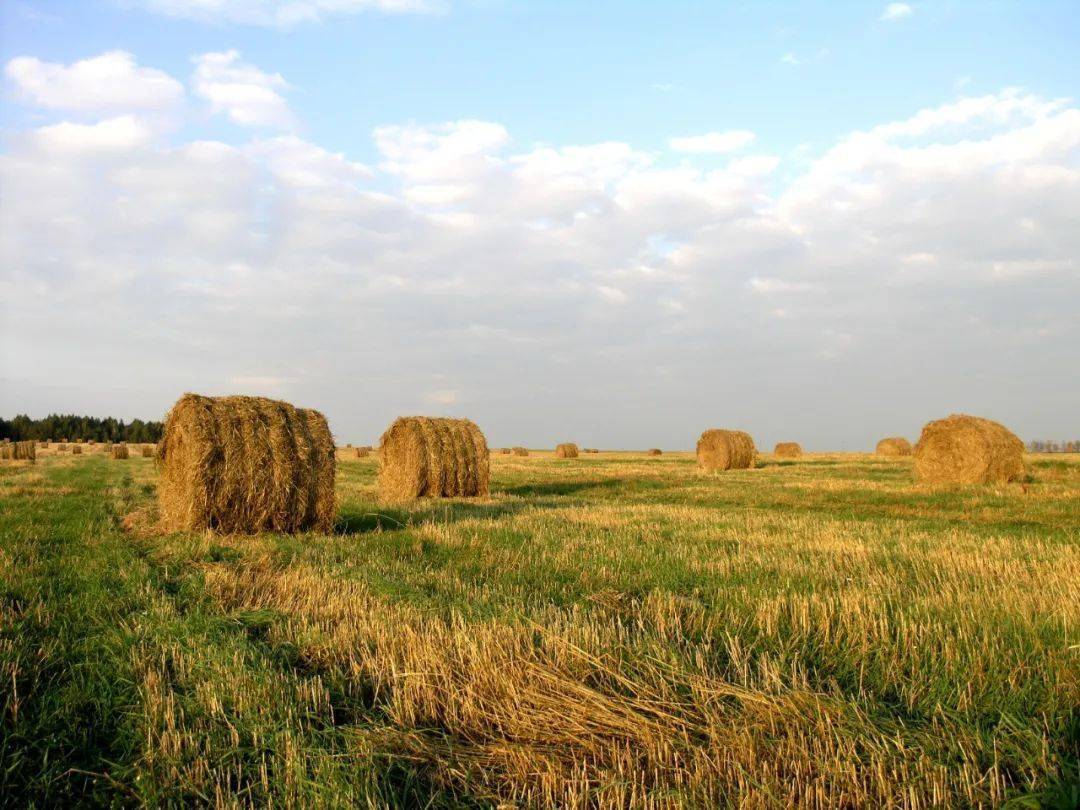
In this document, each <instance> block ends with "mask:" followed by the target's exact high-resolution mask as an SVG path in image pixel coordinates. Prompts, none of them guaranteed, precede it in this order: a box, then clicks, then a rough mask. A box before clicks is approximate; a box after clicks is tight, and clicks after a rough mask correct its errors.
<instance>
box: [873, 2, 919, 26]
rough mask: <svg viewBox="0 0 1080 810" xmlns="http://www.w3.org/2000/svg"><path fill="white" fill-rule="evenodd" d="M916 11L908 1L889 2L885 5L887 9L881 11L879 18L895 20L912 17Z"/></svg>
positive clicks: (889, 20)
mask: <svg viewBox="0 0 1080 810" xmlns="http://www.w3.org/2000/svg"><path fill="white" fill-rule="evenodd" d="M914 11H915V9H913V8H912V7H911V6H910V5H908V4H907V3H889V5H887V6H885V9H884V10H883V11H882V12H881V17H879V19H881V20H885V21H886V22H891V21H893V20H900V19H903V18H904V17H910V16H911V15H912V13H913V12H914Z"/></svg>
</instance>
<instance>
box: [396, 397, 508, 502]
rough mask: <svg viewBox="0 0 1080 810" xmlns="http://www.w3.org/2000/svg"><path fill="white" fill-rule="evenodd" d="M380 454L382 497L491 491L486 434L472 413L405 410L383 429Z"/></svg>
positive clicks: (449, 495)
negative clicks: (458, 416) (407, 412)
mask: <svg viewBox="0 0 1080 810" xmlns="http://www.w3.org/2000/svg"><path fill="white" fill-rule="evenodd" d="M379 460H380V467H379V495H380V496H381V497H382V498H383V499H384V500H388V501H404V500H412V499H414V498H472V497H477V496H482V495H487V494H488V482H489V480H490V477H491V467H490V463H491V462H490V459H489V458H488V449H487V440H486V439H485V438H484V434H483V433H481V432H480V428H478V427H477V426H476V425H475V424H474V423H473V422H470V421H469V420H468V419H445V418H441V417H428V416H402V417H400V418H398V419H396V420H394V423H393V424H392V425H390V427H389V428H387V429H386V432H385V433H384V434H383V435H382V439H380V441H379Z"/></svg>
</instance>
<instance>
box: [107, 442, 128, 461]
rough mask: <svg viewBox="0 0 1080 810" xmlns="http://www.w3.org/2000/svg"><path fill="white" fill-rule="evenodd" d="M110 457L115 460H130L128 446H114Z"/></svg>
mask: <svg viewBox="0 0 1080 810" xmlns="http://www.w3.org/2000/svg"><path fill="white" fill-rule="evenodd" d="M109 456H110V457H111V458H115V459H125V458H129V457H130V454H129V452H128V446H127V445H126V444H122V443H121V444H114V445H113V446H112V449H111V450H110V451H109Z"/></svg>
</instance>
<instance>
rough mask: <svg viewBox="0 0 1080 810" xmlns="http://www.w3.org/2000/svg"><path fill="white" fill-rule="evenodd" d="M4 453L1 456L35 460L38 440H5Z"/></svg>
mask: <svg viewBox="0 0 1080 810" xmlns="http://www.w3.org/2000/svg"><path fill="white" fill-rule="evenodd" d="M2 453H3V455H0V458H7V459H11V460H12V461H34V460H35V459H36V458H37V442H35V441H34V440H33V439H25V440H23V441H19V442H4V444H3V450H2Z"/></svg>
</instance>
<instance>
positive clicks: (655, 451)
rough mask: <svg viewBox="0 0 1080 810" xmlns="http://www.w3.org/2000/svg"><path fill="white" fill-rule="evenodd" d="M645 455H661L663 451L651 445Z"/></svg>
mask: <svg viewBox="0 0 1080 810" xmlns="http://www.w3.org/2000/svg"><path fill="white" fill-rule="evenodd" d="M646 455H649V456H662V455H664V451H663V450H661V449H660V448H659V447H653V448H651V449H650V450H649V451H648V453H646Z"/></svg>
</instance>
